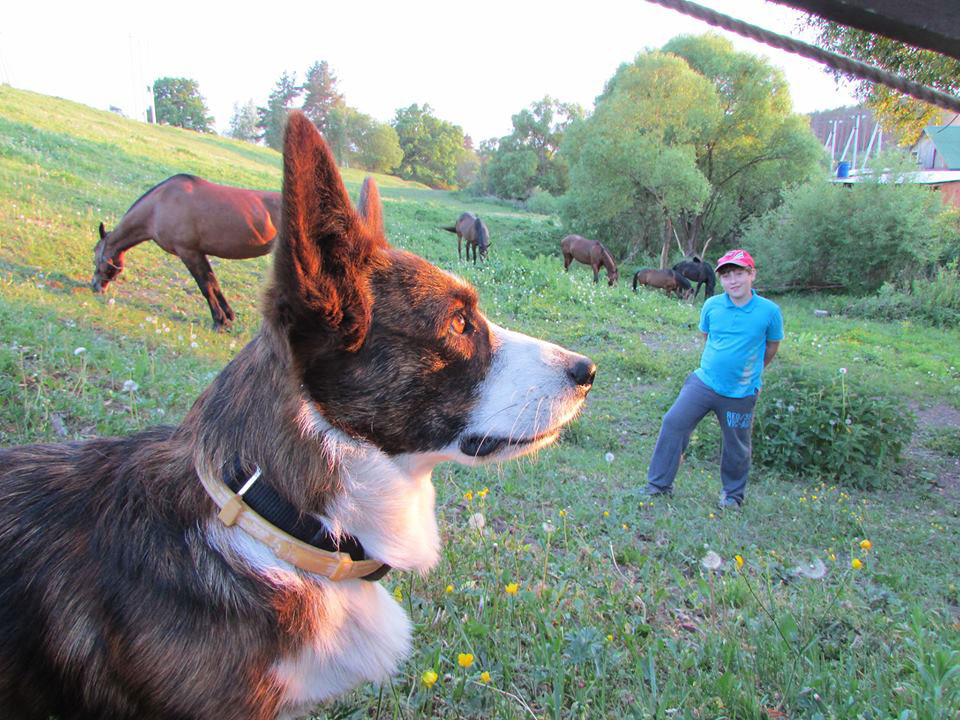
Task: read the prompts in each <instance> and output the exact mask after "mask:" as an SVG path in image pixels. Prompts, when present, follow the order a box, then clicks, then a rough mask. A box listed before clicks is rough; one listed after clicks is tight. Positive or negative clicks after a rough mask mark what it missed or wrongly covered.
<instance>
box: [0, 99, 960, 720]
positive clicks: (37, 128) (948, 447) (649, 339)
mask: <svg viewBox="0 0 960 720" xmlns="http://www.w3.org/2000/svg"><path fill="white" fill-rule="evenodd" d="M178 172H188V173H194V174H197V175H200V176H202V177H205V178H208V179H210V180H214V181H217V182H223V183H227V184H234V185H241V186H247V187H256V188H263V189H271V190H277V189H279V186H280V156H279V155H278V154H277V153H275V152H273V151H272V150H268V149H265V148H260V147H255V146H252V145H248V144H243V143H239V142H234V141H231V140H229V139H225V138H220V137H214V136H204V135H198V134H196V133H192V132H188V131H182V130H178V129H175V128H169V127H157V126H149V125H144V124H142V123H137V122H132V121H129V120H125V119H123V118H120V117H118V116H116V115H112V114H109V113H106V112H100V111H96V110H93V109H91V108H88V107H85V106H82V105H78V104H76V103H72V102H67V101H64V100H59V99H55V98H50V97H46V96H42V95H37V94H34V93H30V92H25V91H20V90H14V89H11V88H9V87H2V86H0V445H12V444H19V443H26V442H36V441H64V440H69V439H79V438H86V437H92V436H95V435H104V434H119V433H125V432H129V431H131V430H135V429H138V428H142V427H145V426H148V425H151V424H156V423H175V422H177V421H178V420H179V418H180V417H182V416H183V414H184V413H185V412H186V410H187V409H188V408H189V406H190V404H191V402H192V401H193V399H194V398H195V397H196V395H197V394H199V392H200V391H201V390H202V389H203V387H205V386H206V384H207V383H208V382H209V381H210V379H211V378H212V377H213V376H214V375H215V374H216V373H217V372H218V370H219V369H220V368H221V367H222V366H223V365H224V364H225V363H226V362H227V361H228V360H229V358H230V357H232V356H233V354H234V353H235V352H236V351H237V349H238V348H239V347H241V346H242V344H243V343H245V342H246V341H247V340H249V338H250V337H252V335H253V334H254V333H255V332H256V329H257V326H258V324H259V319H258V303H259V293H260V290H261V288H262V285H263V282H264V280H265V277H266V272H267V270H268V267H269V262H270V261H269V258H261V259H257V260H247V261H219V262H216V264H215V269H216V272H217V275H218V276H219V278H220V282H221V285H222V287H223V290H224V293H225V295H226V296H227V298H228V300H229V301H230V303H231V305H232V306H233V308H234V309H235V310H236V311H237V315H238V320H237V322H236V324H235V327H234V329H233V331H232V332H231V333H227V334H216V333H214V332H212V331H211V330H210V327H209V325H210V317H209V312H208V309H207V306H206V303H205V302H204V300H203V298H202V296H201V295H200V293H199V290H198V289H197V288H196V285H195V284H194V282H193V280H192V278H191V277H190V275H189V274H188V272H187V271H186V269H185V267H184V266H183V265H182V263H180V261H179V260H178V259H177V258H175V257H172V256H169V255H166V254H165V253H163V252H162V251H161V250H159V248H157V247H156V246H155V245H153V244H152V243H148V244H144V245H141V246H139V247H137V248H134V249H133V250H131V252H130V253H129V254H128V256H127V265H126V269H125V271H124V273H123V274H122V275H121V279H120V280H119V281H118V282H116V283H115V284H114V285H112V286H111V288H110V290H109V291H108V293H107V294H106V295H105V296H95V295H93V294H92V293H91V291H90V290H89V287H88V284H89V280H90V277H91V274H92V270H93V246H94V244H95V241H96V227H97V224H98V223H99V222H100V221H103V222H104V223H105V224H106V225H107V227H111V226H112V225H113V224H114V223H115V222H116V221H117V220H118V219H119V218H120V217H121V216H122V215H123V213H124V212H125V211H126V209H127V208H128V207H129V205H130V204H131V203H132V202H133V201H134V200H135V199H136V198H137V197H139V195H140V194H141V193H142V192H143V191H144V190H146V189H147V188H149V187H150V186H152V185H154V184H156V183H157V182H159V181H161V180H163V179H164V178H166V177H168V176H170V175H172V174H174V173H178ZM344 177H345V180H346V182H347V185H348V187H349V188H350V190H351V192H353V193H354V194H355V193H356V192H357V191H358V190H359V185H360V182H361V180H362V177H363V174H362V173H360V172H357V171H354V170H349V169H345V170H344ZM377 179H378V181H379V182H380V185H381V189H382V192H383V196H384V204H385V215H386V223H387V233H388V237H389V238H390V240H391V242H392V243H394V244H395V245H398V246H402V247H406V248H408V249H410V250H412V251H414V252H417V253H418V254H420V255H423V256H424V257H426V258H427V259H429V260H431V261H432V262H434V263H436V264H438V265H440V266H441V267H444V268H446V269H449V270H451V271H453V272H457V273H458V274H461V275H463V276H464V277H466V278H467V279H469V280H470V281H471V282H473V283H474V284H475V285H476V286H477V288H478V291H479V294H480V297H481V301H482V304H483V306H484V308H485V310H486V312H487V313H488V314H489V315H490V316H491V317H492V318H493V319H494V320H496V321H497V322H499V323H501V324H503V325H506V326H507V327H511V328H514V329H518V330H521V331H524V332H528V333H530V334H534V335H538V336H541V337H545V338H548V339H550V340H552V341H555V342H558V343H560V344H563V345H566V346H568V347H570V348H572V349H574V350H577V351H579V352H584V353H586V354H588V355H590V356H591V357H593V359H594V360H595V361H596V362H597V364H598V365H599V368H600V370H599V375H598V380H597V384H596V386H595V388H594V390H593V392H592V394H591V396H590V400H589V407H588V408H587V410H586V412H585V413H584V415H583V416H582V417H581V419H580V420H578V421H577V422H576V423H575V424H574V426H573V427H572V428H571V430H570V432H568V433H567V434H566V435H565V437H564V438H563V439H562V440H561V441H560V443H559V444H558V446H557V447H554V448H551V449H549V450H546V451H543V452H542V453H540V455H539V456H538V457H537V458H535V459H532V460H524V461H522V462H517V463H511V464H507V465H503V466H500V467H497V466H494V467H486V468H474V469H467V468H461V467H457V466H441V467H439V468H438V469H437V471H436V472H435V474H434V479H435V482H436V485H437V491H438V510H439V515H440V522H441V531H442V534H443V536H444V540H445V547H446V550H445V554H444V560H443V561H442V563H441V565H440V567H439V568H438V569H437V570H436V571H435V572H433V573H432V574H431V575H430V576H429V577H427V578H419V577H413V576H407V575H403V574H400V573H393V574H390V575H388V576H387V578H386V580H385V581H384V582H385V584H386V585H387V586H388V587H389V588H390V589H392V590H394V591H395V592H396V594H397V596H398V597H399V598H401V601H402V602H403V604H404V605H405V606H406V607H407V608H408V609H409V611H410V613H411V616H412V617H413V619H414V621H415V623H416V625H417V640H416V650H415V654H414V656H413V657H412V658H411V659H410V660H409V661H408V662H407V664H406V665H405V666H404V667H403V670H402V672H401V673H400V675H398V677H397V678H395V680H394V682H393V684H392V685H391V686H390V687H387V688H383V689H382V691H378V689H376V688H362V689H360V690H358V691H356V692H354V693H352V694H351V695H349V696H348V697H346V698H345V699H344V700H343V701H341V702H340V703H338V704H337V705H336V706H335V708H333V709H332V710H330V709H328V710H330V711H331V712H333V713H334V714H335V716H336V717H341V718H346V717H371V716H374V715H375V714H376V715H378V716H394V717H419V716H435V717H476V718H481V717H482V718H489V717H504V718H529V717H550V718H567V717H570V718H573V717H577V718H580V717H585V718H587V717H589V718H593V717H598V718H599V717H611V716H621V717H636V718H641V717H643V718H645V717H657V718H666V717H690V718H694V717H696V718H716V717H737V718H773V717H809V718H817V717H822V718H830V717H836V718H848V717H851V718H852V717H877V718H879V717H903V718H941V717H942V718H948V717H949V718H955V717H957V716H958V713H960V679H958V676H960V652H958V650H957V648H958V647H960V611H958V605H960V590H958V587H957V585H958V581H957V571H956V568H957V567H960V548H958V544H957V542H956V538H957V537H958V532H960V518H958V515H960V505H958V503H960V487H958V485H957V477H958V476H960V466H958V465H957V462H958V461H957V456H958V455H960V448H958V442H957V440H956V437H957V435H956V432H955V431H956V427H955V425H956V424H957V423H960V419H958V418H960V371H958V369H957V368H958V366H960V362H958V358H960V333H958V332H957V331H956V330H936V329H931V328H927V327H923V326H919V325H913V324H910V323H900V324H892V323H874V322H864V321H858V322H854V321H850V320H847V319H844V318H842V317H839V316H838V315H837V314H836V313H834V314H833V315H831V316H830V317H828V318H822V317H815V316H814V313H813V310H814V309H815V308H817V309H827V310H836V309H838V308H839V307H841V306H842V303H843V299H842V298H836V297H820V298H791V297H785V298H778V302H780V303H781V305H782V307H783V309H784V314H785V319H786V326H787V336H786V339H785V341H784V343H783V346H782V348H781V353H780V355H779V356H778V358H777V361H776V363H775V364H774V365H773V366H771V368H770V371H769V372H770V373H771V374H774V373H777V372H780V368H791V367H815V368H826V369H829V370H830V371H831V372H833V371H835V370H836V369H838V368H841V367H843V368H848V369H849V374H847V375H846V382H847V383H849V384H850V386H851V387H855V386H858V385H869V387H871V388H875V389H877V391H878V392H883V393H885V394H889V395H891V396H893V397H896V398H898V399H900V401H901V402H902V403H904V404H905V405H909V406H911V407H913V408H914V409H916V410H917V411H918V413H919V414H920V415H921V420H922V421H923V420H925V422H921V425H920V430H919V431H918V434H917V435H916V437H914V439H913V449H912V450H911V454H910V455H909V461H908V462H907V463H906V464H904V465H903V466H901V467H900V468H899V469H898V470H897V471H896V472H895V473H891V474H889V477H884V478H881V480H883V482H878V483H877V485H880V486H887V487H889V488H891V489H888V490H883V491H874V492H863V491H856V490H853V489H850V488H845V487H838V486H836V485H834V484H833V483H832V482H831V478H830V477H819V478H815V479H813V478H806V479H804V478H797V477H794V476H792V475H791V474H790V473H786V472H778V471H776V470H775V469H773V470H760V469H758V470H757V471H756V472H755V473H754V476H753V477H752V478H751V485H750V488H749V490H748V503H747V505H746V506H745V507H744V509H743V510H742V512H735V513H730V512H728V513H726V514H723V513H721V512H719V511H717V510H716V509H715V507H714V501H715V499H716V496H717V493H718V491H719V480H718V471H717V462H716V454H715V449H716V445H715V443H716V432H715V430H714V429H713V428H712V427H711V423H710V421H709V420H708V421H705V422H704V423H703V424H702V425H701V429H699V430H698V431H697V434H696V436H695V438H694V442H693V445H692V447H691V452H690V456H689V457H688V458H687V460H686V462H685V463H684V465H683V467H682V468H681V471H680V475H679V476H678V479H677V492H676V497H675V499H674V500H673V501H672V502H669V503H664V502H656V503H645V502H643V499H642V498H640V497H638V496H637V494H636V490H638V489H639V488H640V487H641V486H642V484H643V482H644V478H645V473H646V466H647V462H648V461H649V458H650V452H651V450H652V446H653V442H654V440H655V438H656V433H657V429H658V426H659V421H660V417H661V416H662V413H663V412H664V410H665V409H666V408H667V407H668V406H669V404H670V403H671V402H672V400H673V397H674V395H675V393H676V391H677V389H678V388H679V386H680V384H681V383H682V381H683V378H684V377H685V376H686V374H687V373H689V372H690V370H691V369H693V368H694V367H695V366H696V363H697V360H698V357H699V350H700V340H699V333H698V332H697V331H696V328H697V321H698V317H699V302H697V303H682V302H678V301H675V300H670V299H667V298H665V297H663V295H661V294H658V293H654V292H641V293H637V294H635V293H633V292H631V291H630V290H629V287H628V283H627V282H626V281H627V280H628V279H629V277H630V275H631V274H632V270H633V268H631V267H625V268H622V269H621V277H622V278H624V282H621V284H620V285H619V286H618V287H615V288H608V287H606V285H605V284H603V283H601V284H600V285H594V284H593V283H592V282H591V279H592V278H591V273H590V271H589V269H587V268H585V267H584V266H575V267H573V268H571V270H570V272H569V273H564V272H563V270H562V261H561V259H560V257H559V241H560V238H561V237H562V235H563V232H562V229H561V228H560V226H559V224H558V223H557V222H556V221H555V220H554V219H552V218H549V217H544V216H538V215H532V214H528V213H523V212H519V211H514V210H509V209H505V208H503V207H500V206H495V205H489V206H488V205H483V204H477V203H475V202H473V201H471V200H469V199H466V198H463V197H460V196H458V195H456V194H451V193H443V192H436V191H431V190H429V189H426V188H424V187H422V186H418V185H415V184H411V183H406V182H403V181H401V180H398V179H396V178H391V177H386V176H380V177H378V178H377ZM468 209H469V210H472V211H474V212H478V213H479V214H481V216H483V217H484V219H485V221H486V222H487V224H488V226H489V228H490V232H491V237H492V245H491V250H490V261H489V262H488V263H486V264H485V265H482V266H477V267H474V266H473V265H470V264H467V263H466V262H460V261H458V259H457V253H456V247H455V245H456V239H455V237H454V236H453V235H452V234H450V233H447V232H445V231H443V230H441V229H440V227H441V226H443V225H449V224H452V222H453V221H454V220H455V219H456V217H457V216H458V215H459V213H460V212H462V211H463V210H468ZM761 261H762V258H761ZM763 272H764V270H763V268H762V267H761V274H762V273H763ZM761 402H763V399H761ZM477 513H481V514H482V515H483V516H484V517H485V520H486V528H485V529H484V530H483V531H478V530H477V529H476V528H475V527H472V526H471V524H470V518H471V517H472V516H474V515H475V514H477ZM865 539H868V540H869V541H870V543H871V544H872V548H870V550H869V551H867V550H864V549H863V548H861V546H860V543H861V542H862V541H863V540H865ZM707 550H713V551H715V552H716V553H718V554H719V556H720V558H721V559H722V564H721V566H720V568H719V569H717V570H710V569H707V568H705V567H704V566H703V565H702V564H701V560H702V559H703V558H704V556H705V554H706V552H707ZM738 555H739V556H741V557H742V558H743V559H744V564H743V567H742V568H740V569H738V568H737V565H736V563H735V562H734V557H735V556H738ZM854 558H856V559H858V560H861V562H862V563H863V568H862V569H861V570H858V571H855V570H853V569H851V561H852V560H853V559H854ZM817 560H819V561H822V562H823V563H824V566H825V573H824V576H823V577H819V578H808V577H805V576H804V575H803V573H798V572H795V571H794V569H795V568H798V567H799V568H806V567H808V565H809V563H811V562H815V561H817ZM808 574H809V573H808ZM815 574H816V573H815ZM513 583H516V584H517V588H516V589H517V592H516V593H512V592H507V590H506V588H507V587H508V586H510V587H511V589H513V588H512V586H511V584H513ZM460 653H471V654H472V655H473V656H474V659H475V660H474V664H473V665H472V666H471V667H469V668H462V667H460V666H459V665H458V662H457V658H458V654H460ZM427 670H434V671H435V672H437V674H438V676H439V680H438V681H437V683H436V684H435V685H433V686H432V687H430V688H428V687H426V686H425V685H424V684H423V683H422V682H421V680H420V678H421V675H422V673H423V672H424V671H427ZM483 672H487V673H489V679H486V678H483V677H482V676H481V673H483ZM225 717H226V715H225Z"/></svg>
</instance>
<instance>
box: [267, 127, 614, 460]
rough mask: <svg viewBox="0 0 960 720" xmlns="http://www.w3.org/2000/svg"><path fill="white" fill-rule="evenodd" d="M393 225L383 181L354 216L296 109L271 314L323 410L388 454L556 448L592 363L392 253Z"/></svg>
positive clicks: (493, 454)
mask: <svg viewBox="0 0 960 720" xmlns="http://www.w3.org/2000/svg"><path fill="white" fill-rule="evenodd" d="M383 226H384V225H383V219H382V214H381V204H380V198H379V194H378V192H377V189H376V186H375V185H374V184H373V182H372V181H371V180H369V179H368V180H367V182H366V183H365V186H364V190H363V192H362V194H361V203H360V207H359V209H358V210H357V211H355V210H354V209H353V208H352V206H351V203H350V200H349V197H348V195H347V192H346V190H345V188H344V186H343V183H342V180H341V178H340V174H339V172H338V170H337V167H336V165H335V163H334V160H333V157H332V155H331V153H330V150H329V149H328V148H327V145H326V143H325V142H324V141H323V140H322V138H321V137H320V135H319V133H318V132H317V131H316V129H315V128H314V126H313V124H312V123H311V122H310V121H309V120H308V119H307V118H306V117H304V116H303V115H302V114H299V113H294V114H292V115H291V118H290V121H289V124H288V127H287V134H286V139H285V146H284V180H283V221H282V228H281V233H280V237H279V239H278V243H277V247H276V249H275V251H274V277H273V281H272V285H271V287H270V289H269V291H268V295H267V299H266V317H267V322H268V323H269V324H270V325H271V326H272V327H273V329H274V330H275V331H276V332H277V333H278V334H279V335H280V336H281V337H285V338H286V339H287V341H288V342H289V344H290V350H291V355H292V357H293V361H294V366H295V368H296V372H297V373H299V380H300V382H301V383H302V386H303V389H304V392H305V394H306V396H307V397H308V399H309V401H310V402H311V403H312V404H313V407H314V409H315V410H316V411H318V412H319V414H320V415H321V416H322V417H323V419H324V420H325V421H326V422H327V423H329V424H330V425H332V426H333V427H334V428H336V429H338V430H340V431H342V432H344V433H346V434H348V435H350V436H352V437H354V438H359V439H362V440H364V441H366V442H369V443H371V444H373V445H375V446H376V447H377V448H379V449H380V450H382V451H384V452H385V453H387V454H388V455H402V454H408V453H418V454H426V455H430V456H435V457H436V459H437V460H439V459H453V460H459V461H460V462H468V463H469V462H474V461H477V460H481V459H483V460H492V459H497V460H499V459H505V458H508V457H513V456H516V455H520V454H522V453H524V452H527V451H530V450H533V449H535V448H538V447H542V446H543V445H546V444H548V443H549V442H551V441H552V440H553V439H554V438H556V436H557V434H558V432H559V430H560V428H561V427H562V426H563V425H564V424H565V423H566V422H568V421H569V420H570V419H572V418H573V417H574V416H575V414H576V413H577V411H578V410H579V408H580V406H581V405H582V403H583V401H584V398H585V397H586V395H587V392H588V391H589V390H590V387H591V384H592V382H593V378H594V373H595V371H596V368H595V366H594V364H593V363H592V362H591V361H590V360H589V359H588V358H586V357H583V356H581V355H576V354H574V353H571V352H568V351H566V350H564V349H562V348H560V347H557V346H556V345H552V344H549V343H546V342H542V341H539V340H535V339H533V338H530V337H527V336H524V335H520V334H519V333H513V332H510V331H508V330H505V329H504V328H501V327H498V326H497V325H495V324H493V323H492V322H490V321H489V320H487V318H486V317H484V315H483V314H482V313H481V312H480V310H479V308H478V303H477V296H476V293H475V292H474V290H473V288H471V287H470V286H469V285H468V284H466V283H465V282H463V281H461V280H459V279H457V278H456V277H454V276H452V275H451V274H449V273H447V272H444V271H443V270H440V269H439V268H437V267H435V266H433V265H431V264H430V263H428V262H426V261H425V260H423V259H421V258H419V257H417V256H415V255H413V254H411V253H409V252H405V251H403V250H398V249H395V248H391V247H390V246H389V245H388V244H387V241H386V239H385V238H384V235H383Z"/></svg>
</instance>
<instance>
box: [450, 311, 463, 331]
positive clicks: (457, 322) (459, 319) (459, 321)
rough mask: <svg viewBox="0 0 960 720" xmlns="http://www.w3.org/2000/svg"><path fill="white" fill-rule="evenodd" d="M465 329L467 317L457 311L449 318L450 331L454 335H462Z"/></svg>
mask: <svg viewBox="0 0 960 720" xmlns="http://www.w3.org/2000/svg"><path fill="white" fill-rule="evenodd" d="M466 329H467V319H466V318H465V317H464V316H463V313H457V314H456V315H454V316H453V318H451V320H450V332H452V333H453V334H454V335H463V333H464V332H465V331H466Z"/></svg>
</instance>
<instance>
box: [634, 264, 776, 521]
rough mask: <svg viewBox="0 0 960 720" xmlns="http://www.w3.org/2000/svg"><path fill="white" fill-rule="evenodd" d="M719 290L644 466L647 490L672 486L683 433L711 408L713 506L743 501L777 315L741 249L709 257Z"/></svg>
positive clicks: (666, 491)
mask: <svg viewBox="0 0 960 720" xmlns="http://www.w3.org/2000/svg"><path fill="white" fill-rule="evenodd" d="M716 271H717V275H718V276H719V277H720V284H721V285H722V286H723V290H724V293H723V294H722V295H714V296H713V297H711V298H710V299H709V300H707V301H706V302H704V304H703V309H702V310H701V311H700V332H702V333H703V337H704V340H705V341H706V342H705V345H704V348H703V355H702V356H701V357H700V367H699V368H697V369H696V370H695V371H694V372H693V373H691V374H690V376H689V377H688V378H687V380H686V382H685V383H684V384H683V387H682V388H681V389H680V394H679V395H678V396H677V399H676V400H675V401H674V403H673V406H672V407H671V408H670V410H668V411H667V414H666V415H664V417H663V424H662V425H661V427H660V435H659V436H658V437H657V445H656V447H655V448H654V450H653V458H652V459H651V460H650V468H649V470H648V471H647V486H646V487H645V488H644V489H643V490H642V491H641V492H642V494H644V495H647V496H657V495H666V496H669V495H671V494H672V492H673V478H674V477H675V476H676V474H677V469H678V468H679V467H680V456H681V455H682V454H683V452H684V451H685V450H686V449H687V443H688V442H689V441H690V434H691V433H692V432H693V430H694V428H695V427H696V426H697V424H698V423H699V422H700V421H701V420H702V419H703V417H704V416H705V415H706V414H707V413H708V412H710V411H711V410H712V411H713V413H714V414H715V415H716V416H717V419H718V420H719V421H720V428H721V430H722V432H723V445H722V448H723V449H722V452H721V456H720V479H721V481H722V482H723V495H722V497H721V499H720V507H721V508H735V507H740V505H742V504H743V497H744V491H745V490H746V486H747V476H748V475H749V473H750V452H751V434H752V432H753V407H754V405H755V404H756V402H757V395H758V394H759V392H760V385H761V379H762V376H763V369H764V368H765V367H766V366H767V365H769V364H770V361H771V360H773V357H774V355H776V354H777V349H778V348H779V347H780V341H781V340H783V316H782V315H781V313H780V308H779V307H777V304H776V303H774V302H772V301H770V300H767V299H766V298H762V297H760V296H759V295H757V293H756V291H755V290H754V289H753V281H754V280H755V279H756V268H755V265H754V262H753V258H752V257H750V253H748V252H747V251H746V250H741V249H737V250H730V251H729V252H728V253H726V254H725V255H724V256H723V257H721V258H720V259H719V260H718V261H717V269H716Z"/></svg>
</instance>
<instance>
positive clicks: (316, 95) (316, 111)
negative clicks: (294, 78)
mask: <svg viewBox="0 0 960 720" xmlns="http://www.w3.org/2000/svg"><path fill="white" fill-rule="evenodd" d="M303 90H304V92H305V93H306V97H304V99H303V112H304V114H305V115H306V116H307V117H308V118H310V119H311V120H312V121H313V124H314V125H316V126H317V129H318V130H319V131H320V132H322V133H324V134H326V133H327V130H328V129H329V124H330V112H331V111H332V110H333V108H335V107H338V106H340V105H342V104H343V95H341V94H340V93H339V92H337V77H336V75H334V74H333V72H332V71H331V70H330V65H328V64H327V61H326V60H321V61H320V62H317V63H314V64H313V65H311V66H310V69H309V70H307V80H306V82H305V83H304V84H303Z"/></svg>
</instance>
